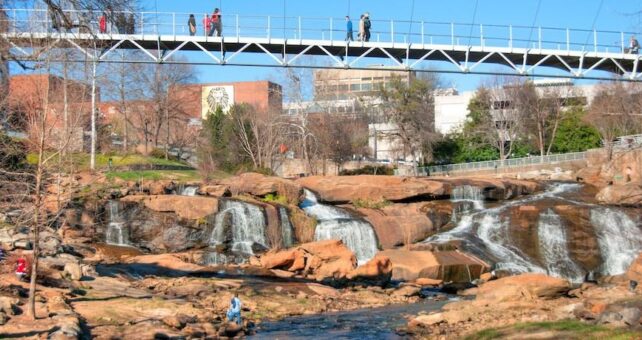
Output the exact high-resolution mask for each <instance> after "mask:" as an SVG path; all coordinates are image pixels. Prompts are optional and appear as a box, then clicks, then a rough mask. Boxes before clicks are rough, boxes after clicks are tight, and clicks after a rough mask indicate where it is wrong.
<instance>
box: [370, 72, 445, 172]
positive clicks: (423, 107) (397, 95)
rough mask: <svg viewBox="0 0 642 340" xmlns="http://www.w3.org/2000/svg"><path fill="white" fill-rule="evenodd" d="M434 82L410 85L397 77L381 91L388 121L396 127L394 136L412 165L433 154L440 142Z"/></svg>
mask: <svg viewBox="0 0 642 340" xmlns="http://www.w3.org/2000/svg"><path fill="white" fill-rule="evenodd" d="M434 89H435V82H434V81H432V80H426V79H410V80H409V81H408V82H406V81H404V80H402V79H401V78H399V77H394V78H393V79H392V81H391V82H390V84H389V86H386V87H382V88H381V89H380V95H381V98H382V100H383V110H384V115H385V116H386V118H387V121H388V122H389V123H391V124H393V125H394V126H395V130H394V132H391V135H393V136H394V137H396V138H397V139H398V140H399V141H400V142H401V144H402V146H403V153H404V154H405V155H410V157H411V158H412V160H413V162H417V160H418V158H419V157H420V156H425V155H429V154H430V153H431V149H432V144H433V143H434V142H435V141H436V139H437V134H436V133H435V131H434V121H435V120H434V117H435V105H434V95H433V90H434Z"/></svg>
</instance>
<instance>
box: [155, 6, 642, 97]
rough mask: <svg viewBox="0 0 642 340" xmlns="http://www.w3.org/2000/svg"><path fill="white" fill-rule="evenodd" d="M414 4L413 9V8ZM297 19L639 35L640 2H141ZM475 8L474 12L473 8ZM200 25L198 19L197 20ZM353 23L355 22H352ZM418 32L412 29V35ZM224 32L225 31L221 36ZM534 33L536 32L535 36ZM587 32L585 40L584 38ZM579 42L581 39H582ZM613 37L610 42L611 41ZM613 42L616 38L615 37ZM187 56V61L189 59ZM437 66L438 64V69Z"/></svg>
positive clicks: (223, 72)
mask: <svg viewBox="0 0 642 340" xmlns="http://www.w3.org/2000/svg"><path fill="white" fill-rule="evenodd" d="M413 2H414V11H413V10H412V7H413ZM284 5H285V14H286V16H302V17H330V16H332V17H335V18H341V17H343V16H345V15H346V14H348V13H349V14H350V16H351V17H352V18H358V16H359V14H360V13H363V12H365V11H367V12H369V13H370V16H371V17H372V18H373V20H376V19H383V20H390V19H395V20H409V19H410V18H411V17H412V18H413V20H415V21H421V20H423V21H432V22H463V23H472V22H474V23H476V24H479V23H481V24H497V25H524V26H531V25H534V26H549V27H561V28H567V27H568V28H582V29H589V30H590V29H593V28H596V29H598V30H612V31H630V32H639V31H640V30H641V29H642V24H641V21H642V17H641V16H640V14H638V13H637V12H639V11H642V0H448V1H444V0H416V1H413V0H395V1H384V0H324V1H305V0H212V1H204V0H144V1H143V6H144V7H145V9H146V10H151V11H155V10H158V11H165V12H183V13H185V12H189V13H195V14H197V18H198V17H199V14H200V15H202V13H206V12H210V13H211V11H212V10H213V8H214V7H220V8H221V9H222V12H223V15H224V17H223V18H224V19H223V20H224V22H225V23H229V22H230V21H231V20H233V19H232V18H233V16H234V15H236V14H239V15H257V16H267V15H271V16H282V15H283V13H284ZM475 9H476V10H475ZM197 22H198V24H199V25H200V20H197ZM355 25H356V22H355ZM418 30H419V28H418V27H415V28H414V31H418ZM224 33H225V32H224ZM535 34H536V33H535ZM589 35H590V34H587V40H588V39H589ZM581 39H582V38H580V40H581ZM612 39H615V38H612ZM616 40H617V39H616ZM190 58H191V57H190ZM437 67H439V66H437ZM277 72H278V71H277V70H275V69H270V68H255V67H229V66H226V67H219V66H202V67H198V77H199V81H202V82H218V81H237V80H258V79H273V78H275V74H276V73H277ZM443 79H444V80H445V82H446V83H448V84H454V85H456V86H457V87H458V88H459V89H460V90H470V89H474V88H476V87H477V85H478V84H479V83H480V79H481V77H480V76H475V75H444V76H443Z"/></svg>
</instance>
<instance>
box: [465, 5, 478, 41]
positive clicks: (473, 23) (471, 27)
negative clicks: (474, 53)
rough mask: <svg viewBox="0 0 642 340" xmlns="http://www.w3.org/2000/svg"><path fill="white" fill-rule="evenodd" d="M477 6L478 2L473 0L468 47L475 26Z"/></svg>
mask: <svg viewBox="0 0 642 340" xmlns="http://www.w3.org/2000/svg"><path fill="white" fill-rule="evenodd" d="M477 5H479V0H475V9H474V10H473V22H471V23H470V32H469V33H468V45H469V46H470V40H471V39H472V36H473V27H474V26H475V20H476V18H477Z"/></svg>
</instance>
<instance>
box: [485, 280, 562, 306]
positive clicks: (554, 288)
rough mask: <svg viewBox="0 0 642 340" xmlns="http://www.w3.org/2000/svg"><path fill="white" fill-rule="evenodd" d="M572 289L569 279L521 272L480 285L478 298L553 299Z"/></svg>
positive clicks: (508, 299)
mask: <svg viewBox="0 0 642 340" xmlns="http://www.w3.org/2000/svg"><path fill="white" fill-rule="evenodd" d="M570 289H571V285H570V283H569V282H568V281H567V280H564V279H559V278H554V277H550V276H546V275H544V274H533V273H528V274H521V275H516V276H509V277H504V278H501V279H498V280H494V281H490V282H487V283H484V284H482V285H481V286H479V288H478V290H477V299H478V300H487V301H493V302H501V301H519V300H534V299H553V298H557V297H560V296H562V295H564V294H566V293H567V292H568V291H569V290H570Z"/></svg>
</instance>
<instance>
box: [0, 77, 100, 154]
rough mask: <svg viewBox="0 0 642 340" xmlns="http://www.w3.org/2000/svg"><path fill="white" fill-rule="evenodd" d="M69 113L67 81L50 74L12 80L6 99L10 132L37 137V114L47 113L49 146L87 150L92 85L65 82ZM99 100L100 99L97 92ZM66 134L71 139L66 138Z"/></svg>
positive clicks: (46, 137)
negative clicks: (20, 132)
mask: <svg viewBox="0 0 642 340" xmlns="http://www.w3.org/2000/svg"><path fill="white" fill-rule="evenodd" d="M66 95H67V103H68V105H67V110H66V114H65V106H64V97H65V82H64V81H63V78H61V77H58V76H55V75H51V74H27V75H16V76H13V77H11V79H10V82H9V96H8V100H7V103H6V104H7V106H6V107H7V108H8V110H7V112H8V113H9V119H8V124H9V125H10V126H9V128H10V129H14V130H19V131H24V132H26V133H27V134H28V135H31V136H34V135H35V134H36V132H37V129H38V127H37V126H35V123H36V120H35V118H36V117H38V114H39V113H40V112H42V110H47V112H46V113H47V115H46V124H45V127H46V136H45V142H46V144H47V145H48V146H51V147H55V146H61V145H65V146H66V147H67V149H68V150H70V151H80V150H82V149H83V148H84V144H85V142H84V139H85V138H84V131H86V130H88V128H89V122H90V113H91V86H90V85H88V84H85V83H82V82H78V81H73V80H69V81H67V82H66ZM96 100H97V101H99V100H100V90H99V89H97V97H96ZM65 131H66V132H67V134H68V136H69V138H64V135H65Z"/></svg>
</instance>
